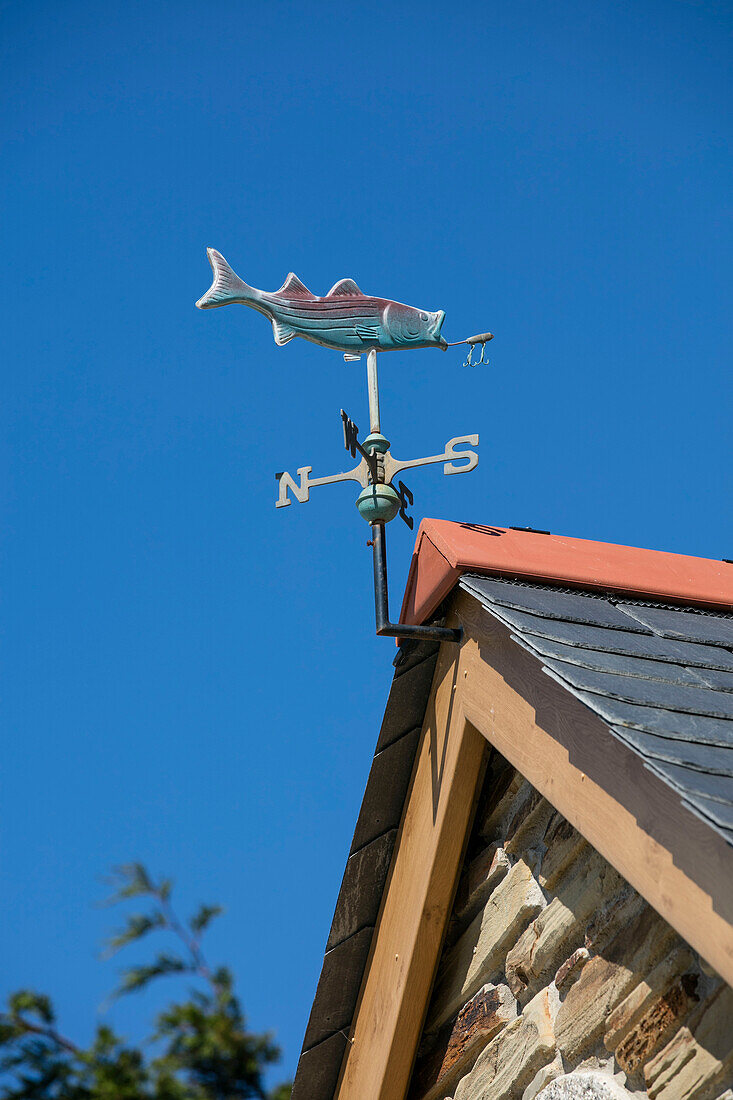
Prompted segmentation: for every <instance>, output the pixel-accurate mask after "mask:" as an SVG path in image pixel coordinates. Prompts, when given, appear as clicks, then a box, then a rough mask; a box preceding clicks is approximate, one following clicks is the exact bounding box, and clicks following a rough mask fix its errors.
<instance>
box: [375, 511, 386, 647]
mask: <svg viewBox="0 0 733 1100" xmlns="http://www.w3.org/2000/svg"><path fill="white" fill-rule="evenodd" d="M372 542H373V545H374V612H375V615H376V620H377V634H379V632H380V631H381V630H383V629H384V627H385V626H389V591H388V589H387V559H386V535H385V532H384V524H383V523H373V524H372Z"/></svg>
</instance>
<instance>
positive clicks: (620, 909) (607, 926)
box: [584, 882, 647, 955]
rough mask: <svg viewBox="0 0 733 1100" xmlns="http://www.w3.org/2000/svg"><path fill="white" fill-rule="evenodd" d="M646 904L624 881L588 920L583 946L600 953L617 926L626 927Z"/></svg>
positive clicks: (595, 953) (613, 934)
mask: <svg viewBox="0 0 733 1100" xmlns="http://www.w3.org/2000/svg"><path fill="white" fill-rule="evenodd" d="M646 904H647V903H646V902H645V900H644V898H642V897H641V896H640V895H639V894H637V892H636V890H634V888H633V886H629V884H628V882H624V883H623V886H622V888H621V889H620V890H619V891H618V893H617V894H614V895H613V897H611V898H608V899H607V901H605V902H604V904H603V905H601V906H600V907H599V908H598V910H597V911H596V912H595V913H594V914H593V916H592V917H591V918H590V920H589V921H588V924H587V925H586V929H585V937H584V942H585V946H586V947H587V948H588V950H589V951H592V952H593V954H594V955H599V954H601V953H602V951H603V947H604V946H605V944H607V943H609V941H610V940H612V939H613V937H614V936H615V935H616V933H617V932H618V930H619V928H621V927H626V926H627V925H629V924H631V923H632V921H634V920H636V918H637V917H638V916H639V914H640V913H641V912H642V911H643V910H644V909H645V908H646Z"/></svg>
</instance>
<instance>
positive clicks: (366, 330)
mask: <svg viewBox="0 0 733 1100" xmlns="http://www.w3.org/2000/svg"><path fill="white" fill-rule="evenodd" d="M354 331H355V332H356V335H357V336H358V337H359V339H360V340H363V341H364V343H369V341H371V342H372V343H374V342H375V341H376V340H377V338H378V336H379V330H378V329H376V328H372V327H371V326H370V325H357V326H356V328H355V330H354Z"/></svg>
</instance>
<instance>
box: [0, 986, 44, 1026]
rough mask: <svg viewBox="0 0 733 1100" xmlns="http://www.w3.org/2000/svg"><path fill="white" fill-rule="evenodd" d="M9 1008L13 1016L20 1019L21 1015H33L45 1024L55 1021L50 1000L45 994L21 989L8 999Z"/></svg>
mask: <svg viewBox="0 0 733 1100" xmlns="http://www.w3.org/2000/svg"><path fill="white" fill-rule="evenodd" d="M8 1008H9V1009H10V1014H11V1016H15V1017H18V1016H20V1015H21V1013H32V1014H33V1015H35V1016H38V1017H39V1018H40V1019H41V1020H42V1021H43V1023H44V1024H52V1023H53V1022H54V1019H55V1016H54V1011H53V1006H52V1005H51V1000H50V998H49V997H47V996H46V995H45V994H44V993H34V992H33V990H32V989H19V990H18V991H17V992H16V993H13V994H11V996H10V997H9V998H8Z"/></svg>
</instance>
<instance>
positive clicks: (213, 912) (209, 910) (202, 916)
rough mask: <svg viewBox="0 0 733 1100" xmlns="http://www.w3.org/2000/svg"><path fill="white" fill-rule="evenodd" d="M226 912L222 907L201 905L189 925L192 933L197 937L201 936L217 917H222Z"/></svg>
mask: <svg viewBox="0 0 733 1100" xmlns="http://www.w3.org/2000/svg"><path fill="white" fill-rule="evenodd" d="M223 912H224V909H223V908H222V906H221V905H201V906H199V908H198V910H197V911H196V912H195V913H194V915H193V916H192V917H191V918H190V920H189V922H188V924H189V927H190V929H191V931H192V932H194V933H195V934H196V935H197V936H200V935H201V933H202V932H203V931H205V929H206V928H208V926H209V924H210V923H211V921H212V920H214V918H215V917H218V916H220V915H221V914H222V913H223Z"/></svg>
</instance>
